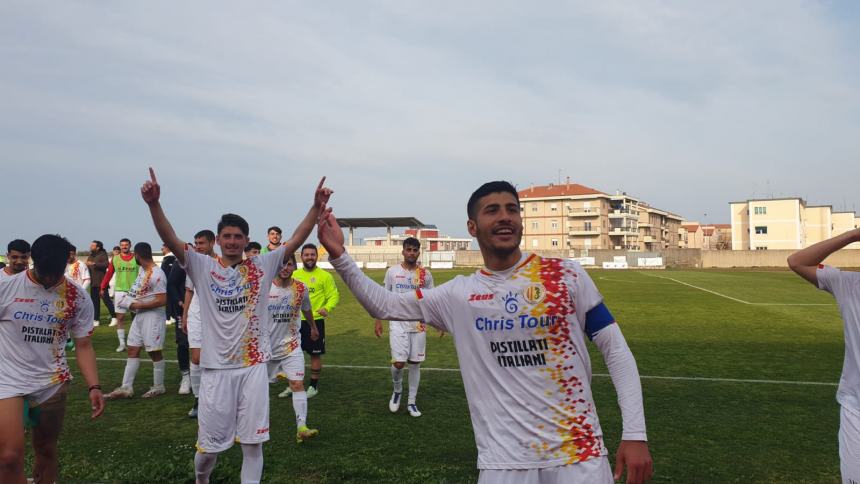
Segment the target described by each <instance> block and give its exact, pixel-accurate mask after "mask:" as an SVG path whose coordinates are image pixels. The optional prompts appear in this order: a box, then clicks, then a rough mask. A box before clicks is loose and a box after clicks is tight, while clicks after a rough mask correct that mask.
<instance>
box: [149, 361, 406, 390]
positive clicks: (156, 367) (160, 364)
mask: <svg viewBox="0 0 860 484" xmlns="http://www.w3.org/2000/svg"><path fill="white" fill-rule="evenodd" d="M152 383H153V385H155V386H157V387H158V386H162V387H163V386H164V360H161V361H153V362H152ZM409 386H410V387H411V386H412V378H410V379H409ZM410 391H411V390H410Z"/></svg>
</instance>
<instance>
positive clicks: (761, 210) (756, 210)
mask: <svg viewBox="0 0 860 484" xmlns="http://www.w3.org/2000/svg"><path fill="white" fill-rule="evenodd" d="M753 213H755V214H756V215H767V207H753Z"/></svg>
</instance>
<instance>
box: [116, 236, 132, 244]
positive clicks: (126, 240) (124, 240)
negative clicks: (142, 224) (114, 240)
mask: <svg viewBox="0 0 860 484" xmlns="http://www.w3.org/2000/svg"><path fill="white" fill-rule="evenodd" d="M123 242H128V245H131V239H125V238H123V239H119V243H120V244H121V243H123Z"/></svg>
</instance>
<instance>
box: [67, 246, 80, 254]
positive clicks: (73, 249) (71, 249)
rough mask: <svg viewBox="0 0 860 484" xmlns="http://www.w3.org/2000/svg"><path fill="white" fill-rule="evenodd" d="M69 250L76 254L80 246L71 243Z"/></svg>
mask: <svg viewBox="0 0 860 484" xmlns="http://www.w3.org/2000/svg"><path fill="white" fill-rule="evenodd" d="M69 252H74V253H75V254H77V253H78V248H77V247H75V246H74V245H72V244H69Z"/></svg>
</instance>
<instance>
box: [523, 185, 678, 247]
mask: <svg viewBox="0 0 860 484" xmlns="http://www.w3.org/2000/svg"><path fill="white" fill-rule="evenodd" d="M519 196H520V209H521V213H522V217H523V241H522V248H523V249H525V250H567V249H574V250H588V249H627V250H657V249H659V248H662V247H676V246H677V226H678V225H679V224H680V222H681V221H682V217H680V216H677V215H675V214H672V213H670V212H666V211H664V210H660V209H657V208H655V207H651V206H649V205H648V204H646V203H644V202H642V201H640V200H639V199H638V198H636V197H632V196H629V195H627V194H626V193H616V194H615V195H609V194H607V193H604V192H601V191H600V190H597V189H594V188H591V187H587V186H585V185H580V184H578V183H570V182H569V181H568V182H567V183H564V184H561V185H554V184H550V185H544V186H531V187H529V188H526V189H525V190H522V191H520V192H519Z"/></svg>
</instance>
